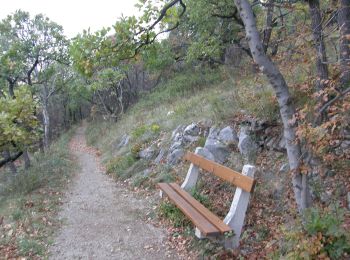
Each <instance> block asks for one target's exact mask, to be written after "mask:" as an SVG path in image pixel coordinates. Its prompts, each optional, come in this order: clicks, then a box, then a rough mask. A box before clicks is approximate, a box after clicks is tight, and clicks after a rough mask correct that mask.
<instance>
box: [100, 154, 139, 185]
mask: <svg viewBox="0 0 350 260" xmlns="http://www.w3.org/2000/svg"><path fill="white" fill-rule="evenodd" d="M135 162H136V159H135V157H134V156H133V155H131V154H129V155H124V156H120V157H116V158H114V159H112V160H110V161H109V162H108V163H107V173H108V174H113V175H114V176H115V177H117V178H120V179H122V180H124V179H127V178H128V177H130V175H129V174H130V173H129V172H128V171H127V170H128V169H129V168H130V167H131V166H132V165H133V164H134V163H135Z"/></svg>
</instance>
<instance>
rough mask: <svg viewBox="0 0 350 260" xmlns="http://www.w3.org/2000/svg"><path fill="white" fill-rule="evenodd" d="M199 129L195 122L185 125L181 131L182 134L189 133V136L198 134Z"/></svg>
mask: <svg viewBox="0 0 350 260" xmlns="http://www.w3.org/2000/svg"><path fill="white" fill-rule="evenodd" d="M199 131H200V128H199V126H198V125H197V124H195V123H192V124H190V125H188V126H186V128H185V130H184V131H183V134H184V135H190V136H198V135H199Z"/></svg>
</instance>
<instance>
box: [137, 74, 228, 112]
mask: <svg viewBox="0 0 350 260" xmlns="http://www.w3.org/2000/svg"><path fill="white" fill-rule="evenodd" d="M220 80H221V74H220V72H219V71H218V70H210V69H202V70H201V71H193V70H188V71H186V72H182V73H178V74H176V75H175V76H174V77H173V78H171V79H169V80H167V81H166V82H164V83H162V84H160V85H159V86H158V87H157V88H155V89H154V90H152V92H151V93H149V94H147V95H145V96H144V98H143V99H142V100H140V102H139V103H138V104H136V105H135V109H139V107H140V106H142V107H153V106H154V104H159V103H173V102H174V101H176V100H177V99H179V98H184V97H188V96H189V95H194V94H195V93H196V92H198V91H201V90H204V89H205V88H209V87H210V86H211V85H213V84H216V83H218V82H220Z"/></svg>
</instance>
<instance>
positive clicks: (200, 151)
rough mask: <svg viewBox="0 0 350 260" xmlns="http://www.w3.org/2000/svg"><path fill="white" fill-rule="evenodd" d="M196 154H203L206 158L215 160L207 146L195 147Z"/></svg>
mask: <svg viewBox="0 0 350 260" xmlns="http://www.w3.org/2000/svg"><path fill="white" fill-rule="evenodd" d="M196 154H198V155H200V156H203V157H204V158H206V159H208V160H212V161H214V160H215V157H214V155H213V154H212V153H211V152H210V151H209V150H208V149H207V148H204V147H197V149H196Z"/></svg>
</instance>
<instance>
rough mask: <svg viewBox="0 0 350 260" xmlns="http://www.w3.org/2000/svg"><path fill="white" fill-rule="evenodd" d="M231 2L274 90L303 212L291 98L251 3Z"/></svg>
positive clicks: (305, 192) (304, 191) (303, 184)
mask: <svg viewBox="0 0 350 260" xmlns="http://www.w3.org/2000/svg"><path fill="white" fill-rule="evenodd" d="M234 2H235V4H236V6H237V8H238V11H239V14H240V16H241V18H242V20H243V22H244V27H245V31H246V37H247V39H248V43H249V48H250V50H251V53H252V55H253V59H254V61H255V62H256V63H257V64H258V65H259V67H260V69H261V71H262V72H263V73H264V74H265V75H266V77H267V78H268V79H269V82H270V84H271V85H272V87H273V88H274V90H275V93H276V97H277V100H278V104H279V108H280V115H281V118H282V122H283V132H284V138H285V140H286V148H287V154H288V161H289V166H290V169H291V171H292V174H293V181H292V182H293V189H294V195H295V200H296V203H297V205H298V209H299V211H300V212H302V211H303V210H304V209H305V208H307V207H308V206H309V205H310V194H309V187H308V182H307V175H304V174H301V172H300V166H301V160H302V154H301V149H300V144H299V142H298V140H297V137H296V130H295V123H296V122H294V121H295V120H294V114H295V108H294V105H293V101H292V97H291V95H290V93H289V89H288V85H287V83H286V81H285V79H284V77H283V75H282V74H281V72H280V71H279V69H278V67H277V66H276V65H275V64H274V63H273V62H272V61H271V59H270V58H269V57H268V56H267V55H266V53H265V52H264V47H263V44H262V41H261V39H260V34H259V31H258V29H257V26H256V21H255V17H254V13H253V10H252V7H251V5H250V3H249V2H248V1H247V0H234Z"/></svg>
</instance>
